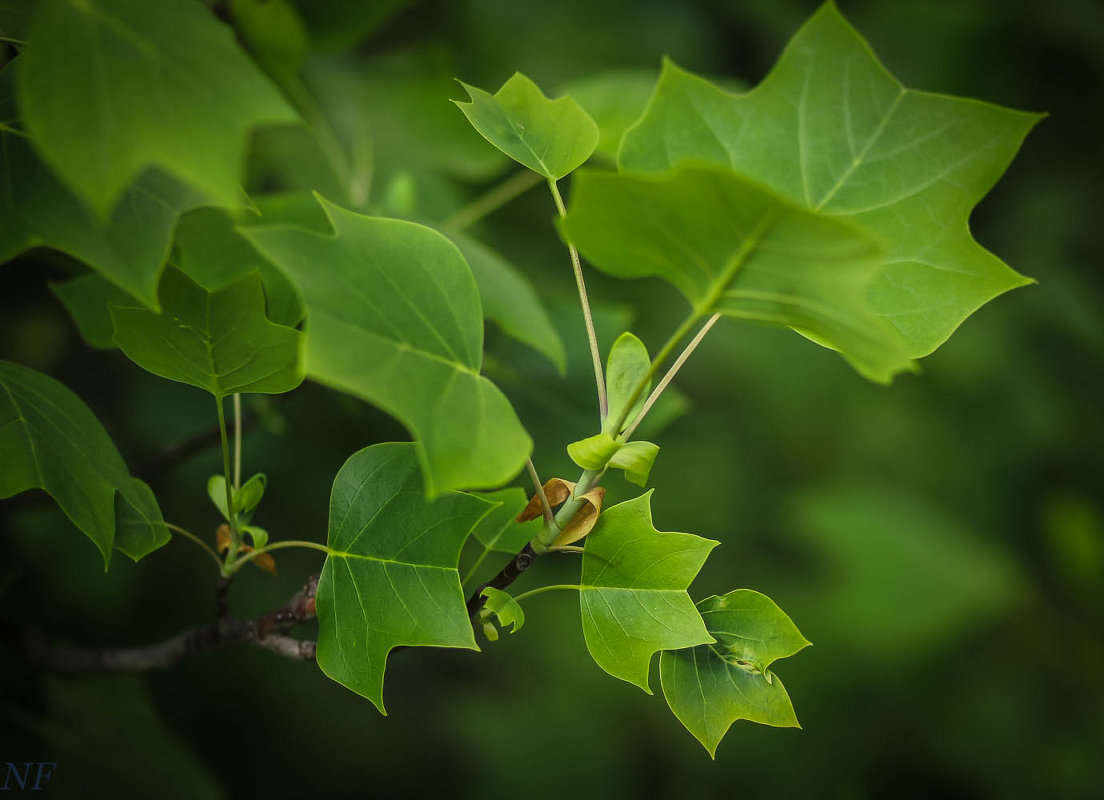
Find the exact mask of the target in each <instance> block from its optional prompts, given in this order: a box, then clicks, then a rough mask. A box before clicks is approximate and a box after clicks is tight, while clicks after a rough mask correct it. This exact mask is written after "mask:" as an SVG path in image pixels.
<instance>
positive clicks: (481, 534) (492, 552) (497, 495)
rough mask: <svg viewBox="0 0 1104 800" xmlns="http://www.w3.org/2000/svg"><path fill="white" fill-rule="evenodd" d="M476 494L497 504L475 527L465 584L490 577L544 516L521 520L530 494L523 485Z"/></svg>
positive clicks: (534, 532) (464, 572) (537, 528)
mask: <svg viewBox="0 0 1104 800" xmlns="http://www.w3.org/2000/svg"><path fill="white" fill-rule="evenodd" d="M473 494H474V495H475V496H476V497H479V498H482V499H483V500H486V501H487V502H490V503H494V504H495V507H494V509H492V510H491V512H490V513H489V514H487V516H485V517H483V519H481V520H480V521H479V524H478V525H476V526H475V528H474V529H473V530H472V535H471V539H470V543H469V545H468V547H467V548H466V553H465V557H464V561H463V564H464V569H463V570H462V571H461V573H460V574H461V575H462V576H463V582H464V586H474V585H477V584H479V583H481V582H483V581H485V580H489V579H490V578H491V577H492V576H493V575H494V574H495V573H496V572H498V570H499V568H500V567H501V566H502V564H503V563H504V561H505V559H506V558H513V557H514V556H515V555H517V554H518V553H519V552H520V551H521V549H522V548H523V547H525V545H527V544H529V542H530V540H532V538H533V537H534V536H536V535H537V533H538V532H539V531H540V529H541V525H542V524H543V522H542V520H539V519H535V520H529V521H527V522H517V521H516V519H515V518H516V517H517V516H518V514H519V513H520V512H521V510H522V509H524V508H525V506H526V503H527V502H528V498H527V497H526V496H525V492H523V491H522V490H521V489H516V488H513V489H500V490H498V491H497V492H473Z"/></svg>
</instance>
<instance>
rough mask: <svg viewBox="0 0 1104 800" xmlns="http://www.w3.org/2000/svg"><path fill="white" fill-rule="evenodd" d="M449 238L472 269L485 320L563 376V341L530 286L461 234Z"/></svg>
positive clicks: (498, 258)
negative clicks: (549, 364)
mask: <svg viewBox="0 0 1104 800" xmlns="http://www.w3.org/2000/svg"><path fill="white" fill-rule="evenodd" d="M448 237H449V238H450V239H452V241H453V243H454V244H455V245H456V246H457V247H458V248H460V252H461V253H462V254H463V256H464V258H465V259H466V260H467V262H468V266H470V267H471V271H472V275H473V276H474V277H475V284H476V286H478V287H479V297H480V298H481V299H482V301H483V314H484V315H485V316H486V317H487V319H489V320H491V321H493V322H495V323H497V324H498V325H499V327H501V328H502V330H503V331H505V332H506V333H507V334H509V335H510V336H512V337H513V338H515V339H517V340H518V341H519V342H521V343H522V344H527V345H529V346H530V347H532V348H533V349H534V350H536V351H537V352H538V353H541V354H543V355H545V356H547V357H548V360H549V361H551V362H552V364H553V365H554V366H555V367H556V369H557V370H558V371H559V373H560V374H561V375H563V374H564V373H565V372H566V371H567V356H566V355H565V353H564V346H563V340H562V339H560V334H559V332H558V331H557V330H556V329H555V327H553V325H552V320H550V319H549V318H548V312H547V311H546V310H545V308H544V304H543V303H541V300H540V296H539V295H538V294H537V291H536V289H534V288H533V284H531V283H530V282H529V281H528V280H527V279H526V277H525V276H524V275H522V274H521V272H520V271H519V270H518V269H517V268H516V267H515V266H514V265H513V264H511V263H510V262H509V261H507V260H506V259H504V258H503V257H502V256H500V255H499V254H498V253H496V252H495V251H494V250H491V249H490V248H489V247H487V246H486V245H484V244H482V243H481V242H478V241H476V240H475V239H472V238H471V237H470V236H464V235H463V234H460V233H450V234H448Z"/></svg>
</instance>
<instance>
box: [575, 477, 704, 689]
mask: <svg viewBox="0 0 1104 800" xmlns="http://www.w3.org/2000/svg"><path fill="white" fill-rule="evenodd" d="M651 497H652V493H651V492H648V493H647V494H643V495H641V496H640V497H637V498H635V499H633V500H629V501H627V502H624V503H620V504H619V505H616V506H613V507H612V508H610V509H608V510H607V511H605V512H604V513H603V514H602V515H601V516H600V517H599V518H598V524H597V525H595V526H594V530H593V531H592V532H591V534H590V537H589V538H588V539H587V542H586V548H585V550H584V551H583V571H582V580H581V581H580V583H581V584H582V589H581V590H580V591H579V605H580V609H581V611H582V616H583V636H584V638H585V639H586V644H587V649H588V650H590V654H591V656H593V658H594V660H595V662H597V664H598V666H600V667H601V668H602V669H604V670H605V671H606V672H608V673H609V674H610V675H613V676H614V677H616V678H621V679H622V680H625V681H628V682H629V683H632V684H635V685H637V686H639V687H640V688H641V689H643V690H644V691H645V692H647V693H648V694H651V693H652V690H651V689H650V688H649V687H648V671H649V662H650V661H651V659H652V655H653V654H655V652H656V651H658V650H670V649H677V648H682V647H692V646H694V645H698V644H707V643H709V642H712V641H713V637H712V636H711V635H710V634H709V632H708V631H706V628H705V624H704V623H703V622H702V618H701V616H700V615H699V614H698V611H697V609H696V608H695V607H694V603H693V601H692V600H691V599H690V595H688V594H687V593H686V588H687V587H688V586H689V585H690V582H691V581H692V580H693V579H694V576H695V575H697V574H698V570H700V569H701V567H702V564H704V563H705V559H706V558H707V557H708V555H709V551H710V550H712V549H713V548H714V547H716V546H717V544H718V542H715V541H713V540H711V539H703V538H701V537H700V536H693V535H692V534H688V533H662V532H660V531H658V530H656V529H655V526H654V525H653V524H652V509H651ZM676 643H677V644H676Z"/></svg>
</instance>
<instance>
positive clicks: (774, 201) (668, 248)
mask: <svg viewBox="0 0 1104 800" xmlns="http://www.w3.org/2000/svg"><path fill="white" fill-rule="evenodd" d="M564 227H565V229H566V231H567V233H568V235H569V236H570V237H571V238H572V240H573V241H574V242H575V244H576V245H578V247H579V249H580V251H582V253H583V254H584V255H585V256H586V257H587V258H588V259H590V261H591V262H592V263H593V264H594V265H595V266H597V267H599V268H600V269H602V270H604V271H605V272H609V273H610V274H613V275H617V276H619V277H625V278H634V277H642V276H646V275H657V276H659V277H662V278H664V279H665V280H667V281H669V282H670V283H672V284H674V286H676V287H677V288H678V289H679V291H681V292H682V294H683V295H684V296H685V297H686V299H687V300H689V301H690V303H691V305H692V306H693V308H694V310H695V312H696V313H697V314H698V315H699V316H705V315H707V314H711V313H713V312H715V311H719V312H721V313H723V314H725V315H726V316H730V317H736V318H739V319H748V320H753V321H757V322H766V323H772V324H780V325H789V326H790V327H793V328H795V329H797V330H799V331H801V332H803V333H805V334H806V335H808V336H810V337H813V338H815V339H816V340H818V341H821V342H823V343H826V344H828V345H829V346H831V347H834V348H836V349H838V350H839V351H840V353H841V354H842V355H843V356H844V357H845V358H846V359H847V360H848V361H850V362H851V363H852V364H853V365H854V366H855V368H856V369H858V370H859V371H860V372H862V373H863V374H864V375H866V376H868V377H870V378H872V379H874V380H879V381H886V380H888V379H889V378H890V377H892V375H893V373H895V372H897V371H900V370H902V369H906V368H908V366H909V364H910V360H909V357H908V354H907V352H906V350H905V343H904V341H903V340H902V339H901V336H900V334H898V332H897V331H896V330H895V329H894V328H893V326H892V325H891V324H890V323H889V322H888V321H886V320H885V319H884V318H882V317H879V316H876V315H874V314H872V313H870V311H869V310H868V303H867V300H866V289H867V286H868V285H869V282H870V280H871V278H872V277H873V275H874V273H875V271H876V270H877V269H878V264H879V256H880V250H879V248H878V246H877V244H876V243H875V241H873V240H871V239H870V237H868V236H866V235H864V234H863V233H862V232H861V231H859V230H858V229H856V228H854V227H853V226H850V225H847V224H845V223H842V222H838V221H836V220H834V219H831V218H829V217H826V216H824V215H822V214H817V213H815V212H812V211H807V210H805V209H802V208H799V207H797V206H796V205H793V204H792V203H789V202H787V201H785V200H783V199H781V198H779V197H778V196H777V195H775V194H774V193H773V192H770V191H767V190H765V189H763V188H762V187H760V186H758V185H757V184H755V183H752V182H751V181H749V180H747V179H746V178H743V177H741V176H739V175H736V174H734V173H733V172H731V171H730V170H727V169H725V168H723V167H717V166H712V165H707V166H696V165H684V166H681V167H678V168H676V169H675V170H674V171H673V172H671V173H667V174H664V175H659V176H652V175H647V176H636V175H616V174H614V173H610V172H593V171H590V170H583V171H581V172H579V173H578V174H577V175H576V178H575V187H574V190H573V191H572V193H571V211H570V213H569V214H568V216H567V219H566V220H565V221H564Z"/></svg>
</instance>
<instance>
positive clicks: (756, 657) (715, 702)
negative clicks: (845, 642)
mask: <svg viewBox="0 0 1104 800" xmlns="http://www.w3.org/2000/svg"><path fill="white" fill-rule="evenodd" d="M698 609H699V610H700V611H701V615H702V619H704V620H705V627H706V628H707V629H708V630H709V632H710V633H711V634H712V635H713V636H714V637H715V638H716V639H717V641H716V643H715V644H705V645H700V646H698V647H692V648H688V649H683V650H673V651H666V652H664V653H663V655H662V656H660V661H659V674H660V682H661V683H662V685H663V695H664V697H666V698H667V704H668V705H669V706H670V707H671V711H673V712H674V714H675V716H676V717H678V719H679V721H680V722H681V723H682V724H683V725H685V726H686V729H687V730H688V731H690V733H692V734H694V736H695V737H696V738H697V739H698V741H700V742H701V743H702V744H703V745H704V746H705V749H706V750H708V751H709V754H710V755H711V756H715V755H716V753H717V745H718V744H720V741H721V739H722V738H723V737H724V735H725V733H726V732H727V731H728V729H729V727H730V726H731V725H732V723H733V722H735V721H736V720H738V719H746V720H751V721H752V722H758V723H761V724H763V725H773V726H775V727H781V728H799V727H801V726H800V725H799V724H798V722H797V717H796V715H795V714H794V710H793V705H792V704H791V703H790V696H789V694H787V693H786V688H785V687H784V686H783V685H782V681H780V680H779V679H778V676H777V675H775V674H774V673H773V672H771V670H770V666H771V664H773V663H774V662H775V661H777V660H778V659H780V658H787V657H789V656H792V655H793V654H794V653H797V652H798V651H800V650H802V649H804V648H806V647H808V646H809V641H808V640H807V639H806V638H805V637H804V636H802V635H801V632H800V631H799V630H798V629H797V626H796V625H794V624H793V621H792V620H791V619H790V618H789V617H788V616H787V615H786V613H785V612H784V611H782V609H780V608H779V607H778V606H777V605H776V604H775V602H774V601H773V600H771V599H770V598H769V597H767V596H766V595H764V594H760V593H759V592H756V591H752V590H751V589H737V590H736V591H733V592H729V593H728V594H726V595H724V596H723V597H717V596H713V597H707V598H706V599H705V600H702V601H701V602H700V603H698Z"/></svg>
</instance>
